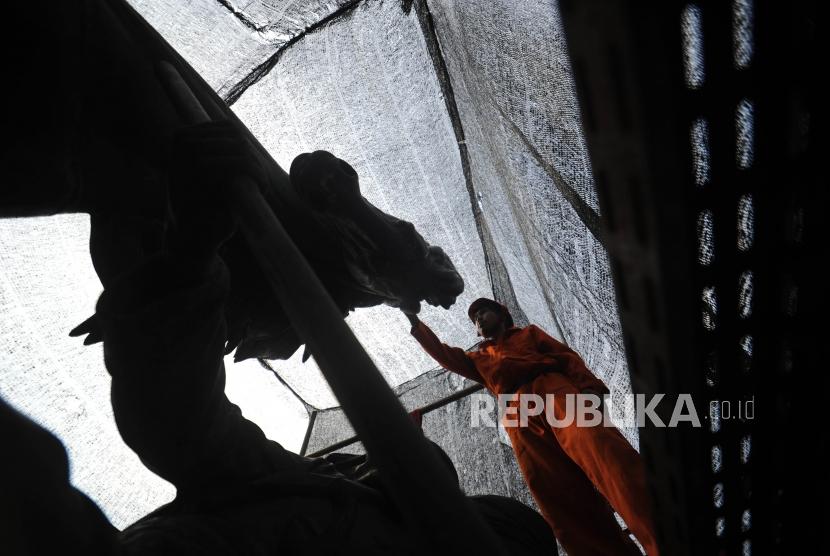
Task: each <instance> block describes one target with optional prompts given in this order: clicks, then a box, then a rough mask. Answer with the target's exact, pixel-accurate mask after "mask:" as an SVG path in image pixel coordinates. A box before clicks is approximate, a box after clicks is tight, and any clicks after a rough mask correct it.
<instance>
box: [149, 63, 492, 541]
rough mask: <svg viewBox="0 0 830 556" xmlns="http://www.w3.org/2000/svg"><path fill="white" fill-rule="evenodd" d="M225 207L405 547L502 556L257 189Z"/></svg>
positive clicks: (188, 102) (248, 184) (199, 114)
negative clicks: (331, 399) (405, 533)
mask: <svg viewBox="0 0 830 556" xmlns="http://www.w3.org/2000/svg"><path fill="white" fill-rule="evenodd" d="M157 73H158V77H159V79H160V80H161V81H162V83H163V85H164V87H165V89H166V91H167V93H168V95H169V96H170V97H171V100H172V101H173V104H174V106H176V107H177V109H178V110H179V112H180V115H181V116H182V117H183V119H185V121H189V122H190V123H193V124H196V123H201V122H206V121H209V120H210V117H209V116H208V114H207V112H205V111H204V109H202V107H201V105H200V104H199V101H198V99H197V98H196V97H195V95H193V93H192V91H191V90H190V89H189V87H188V86H187V83H186V82H185V81H184V80H183V79H182V78H181V76H180V75H179V73H178V71H177V70H176V69H175V67H173V66H172V65H171V64H169V63H166V62H161V63H160V64H159V65H158V68H157ZM229 203H230V206H231V208H232V210H233V212H234V213H235V214H236V215H237V221H238V223H239V227H240V231H241V232H242V234H243V236H244V237H245V239H246V241H247V243H248V245H249V247H250V248H251V251H252V252H253V254H254V256H255V257H256V259H257V260H258V261H259V263H260V265H261V267H262V270H263V274H264V275H265V276H266V278H267V279H268V281H269V282H270V284H271V286H272V288H273V290H274V293H275V294H276V296H277V299H278V300H279V302H280V304H281V305H282V307H283V309H284V310H285V312H286V314H287V315H288V317H289V319H290V320H291V323H292V325H293V326H294V327H295V329H296V330H297V332H298V334H299V336H300V338H302V339H303V340H304V341H305V342H306V345H308V346H309V348H310V349H311V353H312V354H313V355H314V359H315V360H316V361H317V364H318V366H319V367H320V370H321V371H322V373H323V376H325V378H326V380H327V381H328V383H329V386H331V389H332V391H333V392H334V394H335V396H337V399H338V401H339V402H340V405H341V407H342V408H343V410H344V411H345V413H346V416H347V417H348V418H349V421H350V422H351V424H352V426H353V427H354V429H355V431H356V432H357V434H358V435H359V436H360V438H361V439H362V441H363V444H364V445H365V446H366V449H367V451H368V452H369V454H370V455H371V457H372V460H373V461H374V462H375V463H376V464H377V466H378V470H379V472H380V476H381V478H382V480H383V481H384V484H385V486H386V488H387V490H388V492H389V494H390V496H391V498H392V500H393V502H394V503H395V505H396V507H397V509H398V510H399V511H400V513H401V515H402V516H403V517H404V519H405V520H406V522H407V524H408V526H409V528H410V530H411V531H412V532H413V533H414V534H415V535H416V538H415V539H413V540H415V541H416V542H418V543H419V545H421V546H422V547H423V548H424V549H427V550H429V552H431V553H445V552H446V553H450V552H452V553H461V554H465V553H466V554H470V553H475V554H502V553H504V551H503V549H502V548H501V545H500V543H499V541H498V539H497V537H496V536H495V535H494V534H493V532H492V531H491V530H490V529H489V527H488V526H487V525H486V523H485V522H484V521H483V520H482V518H481V517H480V516H479V514H478V513H477V512H476V510H475V509H474V508H473V506H472V504H471V503H470V502H469V501H468V500H467V499H466V498H465V497H464V496H463V494H462V493H461V491H460V490H459V489H458V486H456V485H455V484H454V482H453V480H452V478H451V477H450V474H449V471H448V470H447V469H446V467H445V465H444V464H443V463H442V462H441V461H440V460H439V458H438V456H437V454H435V452H434V450H432V449H431V448H430V446H429V445H428V444H427V442H426V439H425V438H424V436H423V434H422V433H421V431H419V430H418V429H417V428H416V427H415V425H414V424H413V423H412V420H411V419H410V417H409V415H408V414H407V413H406V411H405V410H404V408H403V406H401V404H400V402H399V401H398V399H397V398H396V397H395V394H394V392H393V391H392V389H391V388H389V385H388V384H387V383H386V381H385V380H384V378H383V376H382V375H381V374H380V372H379V371H378V370H377V368H376V367H375V364H374V363H373V362H372V360H371V359H370V358H369V356H368V355H367V354H366V351H365V350H364V349H363V347H362V346H361V345H360V343H359V342H358V341H357V338H355V336H354V334H353V333H352V331H351V329H350V328H349V327H348V325H347V324H346V322H345V321H344V320H343V317H342V315H341V314H340V310H339V309H338V308H337V306H336V305H335V303H334V301H332V299H331V297H330V296H329V294H328V292H327V291H326V289H325V287H324V286H323V284H322V283H321V282H320V279H319V278H318V277H317V275H316V274H315V273H314V271H313V269H312V268H311V266H310V265H309V264H308V262H307V261H306V260H305V257H303V255H302V253H301V252H300V251H299V249H297V247H296V245H294V242H293V241H292V240H291V237H290V236H289V235H288V233H287V232H286V231H285V228H283V226H282V224H281V223H280V222H279V221H278V220H277V218H276V217H275V216H274V213H273V211H271V209H270V208H269V207H268V205H267V203H266V202H265V200H264V199H263V197H262V194H261V193H260V191H259V188H258V186H257V184H256V183H254V182H253V181H252V180H250V179H249V178H247V177H244V176H242V177H240V178H237V179H236V180H235V181H234V183H233V187H232V188H231V199H229ZM458 531H463V532H464V534H463V535H459V534H458Z"/></svg>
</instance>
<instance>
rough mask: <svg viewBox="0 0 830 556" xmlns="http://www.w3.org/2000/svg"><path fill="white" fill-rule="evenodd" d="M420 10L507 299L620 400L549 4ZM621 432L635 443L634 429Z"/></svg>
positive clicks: (575, 125) (438, 5)
mask: <svg viewBox="0 0 830 556" xmlns="http://www.w3.org/2000/svg"><path fill="white" fill-rule="evenodd" d="M429 6H430V9H431V11H432V13H433V16H434V20H435V26H436V32H437V34H438V38H439V41H440V43H441V48H442V53H443V55H444V58H445V60H446V63H447V67H448V70H449V73H450V78H451V81H452V85H453V89H454V91H455V99H456V102H457V104H458V108H459V113H460V116H461V122H462V125H463V127H464V131H465V135H466V139H467V148H468V150H469V153H470V165H471V170H472V174H473V186H474V188H475V191H476V194H477V197H478V199H479V203H480V207H481V210H482V212H483V214H484V220H485V221H486V222H487V224H488V228H489V229H490V232H491V234H492V238H493V243H494V246H495V248H496V249H497V250H498V253H499V254H500V256H501V259H502V260H503V261H504V264H505V267H506V270H507V272H508V274H509V278H510V282H511V284H512V286H513V290H514V291H515V294H516V297H517V301H518V303H519V305H520V306H521V308H522V309H523V310H524V312H525V313H526V314H527V317H528V319H529V320H530V321H531V322H534V323H536V324H538V325H539V326H541V327H542V328H544V329H546V330H547V331H548V332H549V333H551V334H552V335H559V334H561V336H560V339H561V340H563V341H564V342H566V343H567V344H568V345H569V346H570V347H571V348H573V349H575V350H576V351H577V352H579V353H580V354H581V355H582V357H583V358H584V359H585V362H586V363H587V364H588V366H589V368H591V369H592V370H593V371H594V372H595V373H596V374H597V375H598V376H599V377H600V378H602V379H603V380H605V382H606V383H607V384H608V386H609V387H610V388H611V390H612V395H613V396H614V398H615V399H616V400H618V401H619V402H622V400H623V398H624V396H626V395H629V394H630V393H631V385H630V378H629V375H628V370H627V366H626V361H625V353H624V348H623V344H622V334H621V330H620V324H619V317H618V314H617V305H616V300H615V296H614V287H613V282H612V279H611V272H610V269H609V263H608V258H607V256H606V253H605V249H604V248H603V247H602V245H601V244H600V242H599V241H598V240H597V238H596V237H595V236H594V233H593V232H592V231H591V230H590V229H589V228H588V227H587V226H586V224H585V222H584V221H583V218H582V217H581V215H580V214H578V213H577V210H576V209H575V208H574V207H575V206H576V207H578V208H579V209H580V210H582V211H583V212H584V211H585V210H587V209H590V210H593V211H596V210H597V209H598V207H597V197H596V192H595V189H594V184H593V179H592V176H591V172H590V164H589V160H588V156H587V151H586V147H585V142H584V138H583V135H582V131H581V129H582V128H581V122H580V117H579V109H578V105H577V100H576V94H575V90H574V85H573V78H572V74H571V69H570V64H569V61H568V56H567V50H566V44H565V39H564V34H563V32H562V28H561V21H560V18H559V14H558V9H557V6H556V4H555V3H552V2H542V1H538V2H521V3H516V2H510V1H507V0H489V1H486V2H476V3H475V4H472V3H467V2H451V1H441V0H432V1H430V2H429ZM557 182H558V183H557ZM563 190H565V191H567V190H571V191H573V192H575V193H576V199H568V198H567V197H566V196H565V195H563V193H562V192H563ZM623 432H625V433H626V434H627V436H628V438H629V440H631V441H633V442H635V445H636V429H634V428H626V430H624V431H623Z"/></svg>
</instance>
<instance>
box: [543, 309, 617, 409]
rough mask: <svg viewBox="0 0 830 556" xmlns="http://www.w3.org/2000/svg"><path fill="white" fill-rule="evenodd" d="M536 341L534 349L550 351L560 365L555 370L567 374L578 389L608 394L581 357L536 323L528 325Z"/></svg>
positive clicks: (603, 384) (606, 389) (606, 388)
mask: <svg viewBox="0 0 830 556" xmlns="http://www.w3.org/2000/svg"><path fill="white" fill-rule="evenodd" d="M528 329H529V330H530V332H531V336H532V337H533V339H534V341H535V343H536V349H538V350H539V351H540V352H541V353H550V354H553V355H555V356H556V359H557V360H558V361H559V363H560V365H559V368H558V369H557V370H559V371H561V372H562V373H563V374H564V375H565V376H567V377H568V378H569V379H571V381H572V382H573V383H574V385H575V386H576V387H577V388H579V389H580V390H589V391H594V392H596V393H597V394H599V395H602V394H608V393H609V390H608V387H607V386H606V385H605V383H604V382H602V381H601V380H600V379H599V378H597V377H596V375H594V373H592V372H591V371H590V370H589V369H588V367H587V366H586V365H585V362H584V361H583V360H582V357H580V356H579V354H577V353H576V352H575V351H574V350H572V349H571V348H569V347H568V346H566V345H565V344H563V343H562V342H560V341H558V340H556V339H555V338H552V337H551V336H549V335H548V334H547V333H546V332H545V331H544V330H542V329H541V328H539V327H538V326H536V325H533V324H531V325H530V326H528Z"/></svg>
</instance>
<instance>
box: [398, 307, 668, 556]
mask: <svg viewBox="0 0 830 556" xmlns="http://www.w3.org/2000/svg"><path fill="white" fill-rule="evenodd" d="M468 314H469V316H470V319H471V320H472V321H473V323H475V326H476V330H477V331H478V335H479V336H482V337H483V338H485V341H484V342H482V343H481V344H480V345H479V347H478V349H477V350H476V351H471V352H465V351H464V350H463V349H460V348H457V347H450V346H448V345H446V344H444V343H442V342H441V341H440V340H439V339H438V338H437V337H436V336H435V334H434V333H433V332H432V330H430V329H429V327H427V326H426V325H425V324H424V323H423V322H421V321H420V319H418V317H416V316H415V315H413V314H409V313H407V317H408V318H409V321H410V323H412V335H413V336H414V337H415V339H417V340H418V342H419V343H420V344H421V346H423V348H424V349H425V350H426V352H427V353H428V354H429V355H431V356H432V358H433V359H435V360H436V361H437V362H438V363H440V364H441V365H442V366H443V367H444V368H446V369H448V370H450V371H453V372H455V373H458V374H460V375H461V376H464V377H466V378H468V379H470V380H474V381H476V382H479V383H482V384H484V385H485V386H486V387H487V388H488V389H489V390H490V391H491V392H492V393H493V394H496V395H498V394H513V393H517V394H537V395H539V396H541V398H542V399H546V397H545V394H554V396H553V399H554V402H555V403H554V408H553V409H552V411H553V414H554V416H555V417H556V418H557V420H559V421H560V422H561V420H562V419H563V418H564V415H565V407H566V402H565V396H563V395H561V394H578V393H583V394H584V393H590V394H596V395H602V394H607V393H608V388H607V387H606V386H605V384H604V383H603V382H602V381H601V380H600V379H598V378H597V377H596V376H594V374H593V373H591V371H589V370H588V368H587V367H586V366H585V363H584V362H583V361H582V358H581V357H579V355H577V354H576V353H575V352H574V351H573V350H571V349H570V348H568V347H567V346H565V345H564V344H562V343H561V342H558V341H556V340H555V339H553V338H551V337H550V336H548V335H547V334H546V333H545V332H544V331H542V330H541V329H540V328H539V327H537V326H534V325H530V326H526V327H524V328H517V327H514V326H513V318H512V317H511V316H510V312H509V311H508V310H507V308H506V307H504V306H503V305H501V304H500V303H498V302H496V301H493V300H492V299H486V298H480V299H477V300H476V301H474V302H473V303H472V304H471V305H470V308H469V310H468ZM546 411H551V409H550V408H546ZM531 413H532V412H529V414H528V423H527V424H528V426H526V427H521V426H505V430H507V433H508V435H509V436H510V441H511V442H512V444H513V450H514V451H515V453H516V459H517V460H518V462H519V467H520V468H521V470H522V474H523V475H524V477H525V481H526V482H527V485H528V487H529V488H530V491H531V493H532V494H533V497H534V498H535V500H536V503H537V504H538V505H539V508H541V510H542V514H543V515H544V516H545V519H546V520H547V521H548V523H549V524H550V526H551V528H552V529H553V531H554V533H555V535H556V537H557V538H558V539H559V542H560V543H561V544H562V546H563V547H564V548H565V550H566V551H567V552H568V554H569V555H570V556H583V555H603V556H609V555H617V554H625V555H630V554H641V553H640V551H639V549H638V548H637V547H636V545H635V544H634V543H633V542H632V541H631V540H630V538H628V537H627V536H626V535H625V533H624V532H623V530H622V529H621V528H620V526H619V525H618V523H617V521H616V519H615V518H614V515H613V512H612V510H611V508H610V507H609V506H608V503H607V502H606V500H607V501H608V502H610V504H611V506H613V508H614V510H616V511H617V512H618V513H619V514H620V515H621V516H622V518H623V519H624V520H625V522H626V524H627V525H628V526H629V528H630V529H631V531H632V532H633V533H634V535H635V536H636V537H637V540H638V541H640V543H641V544H642V545H643V547H644V548H645V549H646V552H647V554H648V555H649V556H652V555H656V554H658V550H657V543H656V540H655V537H654V527H653V524H652V520H651V507H650V505H651V504H650V501H649V497H648V494H647V490H646V478H645V471H644V469H643V464H642V461H641V460H640V455H639V454H638V453H637V451H636V450H635V449H634V448H633V447H632V446H631V445H630V444H629V443H628V441H626V439H625V438H624V437H623V436H622V434H620V432H619V430H617V429H616V427H613V426H601V425H600V426H577V422H576V420H574V421H573V422H572V423H571V424H570V425H564V426H551V425H550V424H549V423H548V420H547V419H546V417H545V414H544V413H545V412H542V414H539V415H532V414H531ZM565 422H567V420H566V421H565ZM597 491H599V492H597ZM603 497H604V498H603Z"/></svg>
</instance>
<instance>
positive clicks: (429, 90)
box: [233, 2, 492, 408]
mask: <svg viewBox="0 0 830 556" xmlns="http://www.w3.org/2000/svg"><path fill="white" fill-rule="evenodd" d="M233 109H234V111H235V112H236V114H237V115H238V116H239V117H240V118H241V119H242V121H243V122H244V123H245V124H246V125H247V126H248V128H249V129H250V130H251V131H252V132H253V133H254V134H255V135H256V136H257V138H258V139H259V140H260V142H261V143H262V144H263V145H264V146H265V147H266V148H267V149H268V151H269V152H270V153H271V155H272V156H273V157H274V158H275V159H276V161H277V162H278V163H279V164H280V166H282V167H283V168H285V169H286V170H288V169H289V168H290V166H291V161H292V160H293V158H294V157H295V156H296V155H298V154H300V153H301V152H307V151H312V150H317V149H323V150H327V151H330V152H332V153H334V154H335V155H337V156H339V157H341V158H343V159H344V160H346V161H348V162H349V163H350V164H351V165H352V166H353V167H354V168H355V170H357V173H358V175H359V176H360V187H361V192H362V193H363V195H364V196H365V197H366V198H367V199H368V200H369V201H370V202H371V203H373V204H374V205H375V206H377V207H378V208H379V209H381V210H383V211H384V212H388V213H389V214H392V215H394V216H396V217H398V218H402V219H404V220H408V221H410V222H412V223H413V224H414V225H415V228H416V229H417V230H418V231H419V232H420V233H421V234H422V235H423V236H424V238H425V239H426V240H427V242H429V243H431V244H433V245H438V246H440V247H442V248H443V249H444V250H445V251H446V252H447V254H448V255H449V257H450V259H452V261H453V263H454V264H455V266H456V268H457V269H458V271H459V273H460V274H461V276H462V277H463V278H464V281H465V290H464V293H463V294H462V295H461V296H460V297H459V299H458V301H457V302H456V305H455V306H454V307H453V308H452V309H451V310H450V311H445V310H443V309H440V308H439V309H436V308H433V307H428V306H427V307H425V310H424V311H423V312H422V314H421V316H422V318H423V320H424V321H425V322H427V323H429V324H430V325H431V326H433V327H434V329H435V331H436V333H437V334H439V335H440V336H441V338H443V339H444V340H445V341H446V342H448V343H452V344H455V345H471V344H473V343H474V342H475V330H474V328H473V327H472V326H471V324H470V321H469V319H468V318H467V313H466V308H467V306H468V305H469V303H470V302H472V300H474V299H475V298H477V297H481V296H485V295H486V296H490V295H492V289H491V287H490V283H489V281H488V278H487V271H486V267H485V265H484V254H483V251H482V246H481V241H480V240H479V236H478V233H477V231H476V227H475V221H474V219H473V213H472V211H471V209H470V197H469V193H468V191H467V188H466V184H465V182H464V177H463V174H462V171H461V161H460V157H459V153H458V146H457V145H456V144H455V139H454V135H453V132H452V127H451V122H450V120H449V117H448V116H447V112H446V109H445V106H444V101H443V99H442V98H441V96H440V88H439V85H438V80H437V78H436V76H435V72H434V70H433V67H432V61H431V60H430V58H429V56H428V54H427V51H426V47H425V44H424V39H423V35H422V33H421V29H420V27H419V25H418V21H417V18H416V17H415V14H414V13H411V14H410V15H406V14H404V13H403V11H401V9H400V6H399V5H398V4H397V3H396V2H384V3H381V2H366V3H362V4H360V5H359V6H358V7H357V8H356V9H355V10H354V11H352V12H348V13H347V14H346V15H344V16H343V17H341V18H339V19H337V21H336V23H333V24H330V25H326V26H323V27H321V28H320V29H319V30H317V31H315V32H313V33H310V34H308V35H306V36H305V37H304V38H303V39H302V40H301V41H299V42H297V43H295V44H294V45H292V46H291V47H290V48H289V49H288V50H286V52H285V54H284V55H283V56H282V57H281V58H280V61H279V63H278V64H277V65H276V66H275V67H274V69H273V70H272V71H271V72H270V73H269V74H268V75H267V76H266V77H264V78H263V79H262V80H261V81H259V82H258V83H257V84H255V85H253V86H252V87H251V88H249V89H248V90H247V91H246V92H245V93H244V94H243V95H242V96H241V97H240V98H239V100H238V101H237V102H236V103H235V104H234V105H233ZM347 322H348V323H349V325H350V326H351V328H352V330H353V331H354V332H355V334H356V335H357V337H358V339H359V340H360V341H361V343H362V344H363V346H364V347H365V348H366V350H367V351H368V353H369V355H370V356H371V357H372V359H373V360H374V361H375V363H376V364H377V366H378V367H379V369H380V370H381V372H382V373H383V375H384V376H385V377H386V379H387V380H388V381H389V383H390V384H391V385H392V386H396V385H398V384H400V383H402V382H404V381H406V380H410V379H412V378H414V377H416V376H418V375H420V374H421V373H423V372H425V371H426V370H428V369H430V368H432V367H433V366H434V363H433V362H432V360H431V359H429V357H428V356H427V355H425V354H424V352H423V350H421V348H420V346H418V345H417V343H416V342H415V341H414V340H413V339H412V338H411V337H410V336H409V333H408V331H409V323H408V322H407V320H406V319H405V318H404V316H403V315H402V314H400V312H398V311H396V310H393V309H391V308H388V307H375V308H371V309H361V310H358V311H356V312H354V313H352V314H351V315H350V316H349V317H348V319H347ZM274 368H275V369H276V370H277V372H279V373H280V375H281V376H282V377H283V378H285V379H286V380H287V381H288V382H289V384H291V386H292V387H293V388H294V389H295V390H296V391H297V392H298V393H299V394H300V396H301V397H302V398H303V399H304V400H305V401H306V402H308V403H309V404H311V405H312V406H314V407H317V408H326V407H332V406H335V405H337V401H336V400H335V398H334V397H333V396H332V394H331V393H330V391H329V389H328V385H327V384H326V382H325V380H324V379H323V378H322V375H321V374H320V372H319V370H317V368H316V366H315V365H314V364H313V362H312V361H308V362H307V363H306V364H305V365H302V364H300V358H299V356H295V357H294V358H293V359H291V360H290V361H287V362H282V361H275V362H274Z"/></svg>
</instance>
